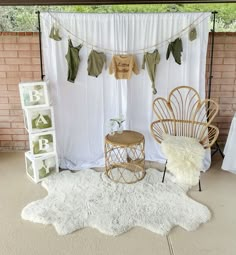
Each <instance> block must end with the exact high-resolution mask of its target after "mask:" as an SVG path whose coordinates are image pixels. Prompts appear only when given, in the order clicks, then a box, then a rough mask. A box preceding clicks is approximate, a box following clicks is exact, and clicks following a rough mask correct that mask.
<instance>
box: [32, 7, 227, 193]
mask: <svg viewBox="0 0 236 255" xmlns="http://www.w3.org/2000/svg"><path fill="white" fill-rule="evenodd" d="M217 13H218V12H217V11H213V12H212V14H213V27H212V29H211V32H212V36H211V55H210V70H209V80H208V95H207V98H208V99H210V98H211V82H212V78H213V75H212V67H213V57H214V39H215V38H214V36H215V22H216V14H217ZM36 14H37V15H38V31H39V51H40V70H41V80H43V79H44V76H45V75H44V74H43V59H42V41H41V24H40V11H37V12H36ZM217 152H219V153H220V154H221V156H222V157H223V158H224V153H223V152H222V150H221V148H220V146H219V144H218V142H217V141H216V142H215V150H214V151H212V153H211V157H213V156H214V155H215V154H216V153H217ZM163 181H164V179H163ZM199 190H200V191H201V184H200V181H199Z"/></svg>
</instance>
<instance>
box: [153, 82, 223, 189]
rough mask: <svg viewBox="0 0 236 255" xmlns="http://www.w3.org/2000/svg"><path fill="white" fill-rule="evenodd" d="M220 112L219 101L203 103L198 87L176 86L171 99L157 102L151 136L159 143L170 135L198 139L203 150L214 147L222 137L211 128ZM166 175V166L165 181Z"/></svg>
mask: <svg viewBox="0 0 236 255" xmlns="http://www.w3.org/2000/svg"><path fill="white" fill-rule="evenodd" d="M218 110H219V106H218V104H217V103H216V102H215V101H213V100H211V99H205V100H201V98H200V96H199V94H198V92H197V91H196V90H195V89H194V88H192V87H189V86H180V87H176V88H175V89H173V90H172V91H171V92H170V94H169V96H168V99H167V100H166V99H165V98H163V97H158V98H156V99H155V100H154V102H153V111H154V113H155V115H156V117H157V120H156V121H154V122H152V123H151V133H152V135H153V137H154V138H155V140H156V141H157V142H158V143H162V141H163V136H164V135H165V134H169V135H173V136H185V137H192V138H197V139H198V141H199V143H200V144H201V145H202V146H203V148H205V149H207V148H210V147H211V146H212V145H213V144H214V143H215V141H216V139H217V137H218V135H219V130H218V128H217V127H215V126H213V125H211V122H212V121H213V119H214V118H215V116H216V114H217V113H218ZM165 173H166V166H165V170H164V173H163V178H162V182H164V178H165ZM199 191H201V183H200V179H199Z"/></svg>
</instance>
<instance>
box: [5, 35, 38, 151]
mask: <svg viewBox="0 0 236 255" xmlns="http://www.w3.org/2000/svg"><path fill="white" fill-rule="evenodd" d="M39 61H40V59H39V40H38V33H31V32H25V33H23V32H19V33H14V32H13V33H5V32H3V33H0V150H2V151H5V150H25V149H27V148H28V134H27V132H26V130H25V129H24V122H23V115H22V109H21V104H20V97H19V90H18V83H19V82H20V81H31V80H39V79H40V65H39Z"/></svg>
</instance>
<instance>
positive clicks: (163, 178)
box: [162, 160, 167, 183]
mask: <svg viewBox="0 0 236 255" xmlns="http://www.w3.org/2000/svg"><path fill="white" fill-rule="evenodd" d="M166 164H167V160H166ZM166 164H165V169H164V173H163V177H162V183H163V182H164V180H165V175H166Z"/></svg>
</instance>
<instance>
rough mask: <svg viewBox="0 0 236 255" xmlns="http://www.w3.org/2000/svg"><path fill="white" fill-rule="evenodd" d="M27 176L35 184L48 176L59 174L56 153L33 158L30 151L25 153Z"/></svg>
mask: <svg viewBox="0 0 236 255" xmlns="http://www.w3.org/2000/svg"><path fill="white" fill-rule="evenodd" d="M25 165H26V173H27V175H28V176H29V177H30V178H31V179H32V180H33V181H34V182H36V183H38V182H40V181H42V180H43V179H45V178H46V177H48V176H49V175H52V174H54V173H58V172H59V167H58V160H57V155H56V153H51V154H48V155H46V156H41V157H37V158H35V157H34V156H33V155H32V153H31V152H30V151H27V152H25Z"/></svg>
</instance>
